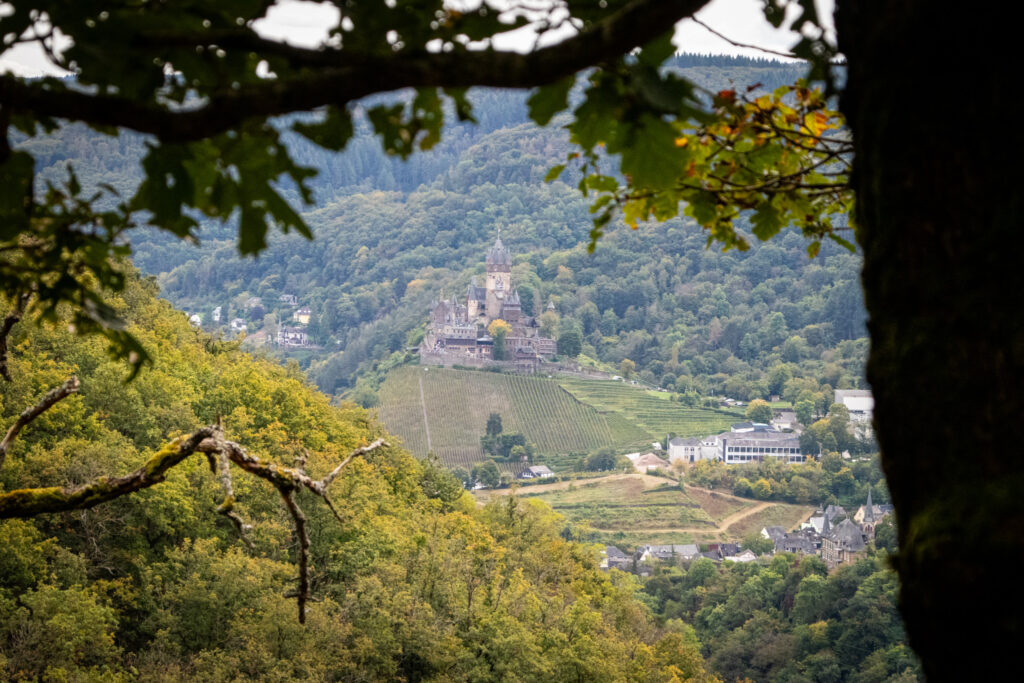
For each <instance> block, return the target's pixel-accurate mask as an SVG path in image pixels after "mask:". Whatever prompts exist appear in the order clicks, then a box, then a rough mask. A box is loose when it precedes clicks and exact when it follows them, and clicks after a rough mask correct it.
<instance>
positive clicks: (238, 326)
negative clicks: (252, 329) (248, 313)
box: [231, 318, 249, 332]
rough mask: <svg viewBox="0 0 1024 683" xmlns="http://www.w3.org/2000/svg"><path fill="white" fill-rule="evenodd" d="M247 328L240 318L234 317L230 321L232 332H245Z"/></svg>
mask: <svg viewBox="0 0 1024 683" xmlns="http://www.w3.org/2000/svg"><path fill="white" fill-rule="evenodd" d="M248 329H249V326H248V325H246V324H245V321H244V320H243V319H241V318H234V319H233V320H232V321H231V331H232V332H245V331H247V330H248Z"/></svg>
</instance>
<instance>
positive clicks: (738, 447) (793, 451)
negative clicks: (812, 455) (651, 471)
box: [668, 422, 806, 465]
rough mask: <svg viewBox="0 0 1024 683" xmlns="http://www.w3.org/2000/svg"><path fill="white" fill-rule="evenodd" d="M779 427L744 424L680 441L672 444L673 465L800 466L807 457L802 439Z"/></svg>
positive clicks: (669, 447) (676, 439)
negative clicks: (716, 462) (770, 463)
mask: <svg viewBox="0 0 1024 683" xmlns="http://www.w3.org/2000/svg"><path fill="white" fill-rule="evenodd" d="M779 427H780V425H778V424H762V423H757V422H741V423H739V424H734V425H732V427H731V428H730V429H729V431H728V432H724V433H722V434H713V435H711V436H706V437H704V438H697V437H690V438H686V439H684V438H682V437H678V436H677V437H676V438H674V439H669V440H668V460H669V463H675V462H677V461H680V460H681V461H682V462H685V463H689V464H692V463H695V462H700V461H701V460H721V461H722V462H724V463H726V464H727V465H742V464H746V463H751V462H763V461H764V460H775V461H776V462H782V463H800V462H804V461H805V459H806V458H805V455H806V454H803V453H801V452H800V437H799V435H798V434H796V433H795V432H791V431H782V430H781V429H780V428H779Z"/></svg>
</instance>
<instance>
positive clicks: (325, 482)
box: [311, 439, 390, 495]
mask: <svg viewBox="0 0 1024 683" xmlns="http://www.w3.org/2000/svg"><path fill="white" fill-rule="evenodd" d="M388 445H390V444H388V442H387V441H385V440H384V439H377V440H376V441H374V442H373V443H371V444H370V445H369V446H363V447H362V448H357V449H355V450H354V451H352V453H351V454H350V455H349V456H348V457H347V458H345V459H344V460H342V461H341V464H339V465H338V466H337V467H335V468H334V469H333V470H331V473H330V474H328V475H327V476H326V477H324V478H323V479H321V480H320V481H318V482H316V486H315V487H311V488H312V489H313V491H314V492H316V493H319V494H321V495H323V492H324V491H326V490H327V487H328V486H330V485H331V482H332V481H334V478H335V477H337V476H338V475H339V474H340V473H341V470H342V469H343V468H344V467H345V465H347V464H349V463H350V462H351V461H352V459H353V458H355V457H356V456H360V455H366V454H367V453H369V452H370V451H372V450H374V449H376V448H380V447H381V446H388Z"/></svg>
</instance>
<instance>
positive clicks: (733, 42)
mask: <svg viewBox="0 0 1024 683" xmlns="http://www.w3.org/2000/svg"><path fill="white" fill-rule="evenodd" d="M690 21H692V22H693V23H695V24H697V25H698V26H700V27H702V28H703V29H704V30H705V31H707V32H708V33H711V34H712V35H715V36H718V37H719V38H721V39H722V40H724V41H725V42H727V43H729V44H730V45H732V46H733V47H745V48H747V49H750V50H758V51H759V52H764V53H765V54H769V55H775V56H776V57H785V58H786V59H796V60H799V61H804V60H801V59H800V58H799V57H797V56H796V55H795V54H793V53H792V52H778V51H776V50H770V49H768V48H766V47H760V46H759V45H752V44H750V43H741V42H739V41H736V40H733V39H732V38H729V37H728V36H724V35H722V34H721V33H719V32H718V31H716V30H715V29H713V28H711V27H710V26H708V25H707V24H705V23H704V22H703V21H701V20H700V19H698V18H697V16H696V15H694V16H692V17H690Z"/></svg>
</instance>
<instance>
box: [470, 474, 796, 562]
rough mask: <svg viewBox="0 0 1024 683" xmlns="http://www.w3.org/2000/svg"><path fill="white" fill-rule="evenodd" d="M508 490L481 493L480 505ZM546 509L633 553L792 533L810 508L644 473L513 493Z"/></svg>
mask: <svg viewBox="0 0 1024 683" xmlns="http://www.w3.org/2000/svg"><path fill="white" fill-rule="evenodd" d="M507 494H508V490H507V489H503V490H496V491H479V492H476V493H475V495H476V497H477V499H478V500H480V501H481V502H486V501H488V500H491V499H493V498H495V497H498V496H502V495H507ZM516 495H518V496H520V497H522V498H531V499H533V498H535V499H538V500H542V501H544V502H545V503H547V504H548V505H550V506H551V507H552V508H554V510H555V511H556V512H558V513H559V514H561V515H562V516H564V517H565V518H566V519H567V520H568V521H570V522H572V523H574V524H575V525H577V528H579V529H581V530H583V531H584V532H585V537H586V538H587V539H588V540H592V541H596V542H601V543H610V544H614V545H619V546H622V547H628V548H633V547H636V546H638V545H642V544H645V543H707V542H711V541H739V540H742V539H743V537H744V536H747V535H748V534H751V533H757V532H758V531H760V530H761V528H762V527H764V526H769V525H773V524H779V525H782V526H784V527H785V528H786V529H792V528H794V527H795V526H797V525H798V524H799V523H800V522H801V521H802V520H805V519H807V517H808V516H809V515H810V514H811V512H812V508H809V507H801V506H798V505H786V504H782V503H763V502H760V501H756V500H749V499H745V498H738V497H736V496H732V495H729V494H724V493H720V492H718V491H708V490H706V489H701V488H694V487H690V486H687V487H685V488H680V487H679V485H678V484H676V483H675V482H673V481H670V480H667V479H663V478H660V477H653V476H650V475H643V474H628V475H623V474H615V475H609V476H607V477H602V478H600V479H593V480H584V481H581V482H559V483H557V484H551V485H546V486H545V485H541V486H538V487H536V488H535V487H532V486H531V487H525V488H522V489H520V490H519V491H518V492H517V494H516Z"/></svg>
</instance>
